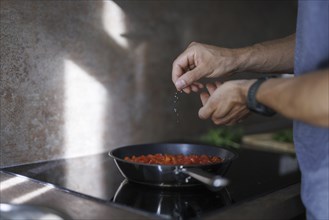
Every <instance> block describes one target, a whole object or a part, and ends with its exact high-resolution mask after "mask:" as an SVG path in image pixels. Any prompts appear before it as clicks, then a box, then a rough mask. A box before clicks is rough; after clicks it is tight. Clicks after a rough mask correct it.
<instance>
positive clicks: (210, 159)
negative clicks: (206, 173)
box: [124, 154, 223, 165]
mask: <svg viewBox="0 0 329 220" xmlns="http://www.w3.org/2000/svg"><path fill="white" fill-rule="evenodd" d="M124 160H127V161H131V162H137V163H147V164H159V165H205V164H213V163H220V162H223V159H222V158H220V157H217V156H207V155H194V154H191V155H187V156H185V155H183V154H178V155H171V154H149V155H146V156H145V155H142V156H137V157H136V156H132V157H125V158H124Z"/></svg>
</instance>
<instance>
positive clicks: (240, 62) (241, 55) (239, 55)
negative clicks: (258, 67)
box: [233, 47, 253, 72]
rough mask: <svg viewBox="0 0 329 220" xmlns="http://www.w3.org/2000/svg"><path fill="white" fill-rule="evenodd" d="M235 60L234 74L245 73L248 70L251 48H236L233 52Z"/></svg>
mask: <svg viewBox="0 0 329 220" xmlns="http://www.w3.org/2000/svg"><path fill="white" fill-rule="evenodd" d="M233 53H234V57H235V60H236V70H235V72H245V71H248V70H249V69H250V63H251V57H252V54H253V48H252V47H244V48H237V49H234V51H233Z"/></svg>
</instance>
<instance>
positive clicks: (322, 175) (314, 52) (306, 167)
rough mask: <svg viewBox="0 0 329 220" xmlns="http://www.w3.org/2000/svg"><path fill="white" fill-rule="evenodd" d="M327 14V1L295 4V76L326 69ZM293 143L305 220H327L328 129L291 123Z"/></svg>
mask: <svg viewBox="0 0 329 220" xmlns="http://www.w3.org/2000/svg"><path fill="white" fill-rule="evenodd" d="M328 14H329V1H328V0H299V5H298V19H297V32H296V48H295V75H296V76H298V75H302V74H308V73H309V72H312V71H316V70H320V69H326V68H328V67H329V35H328V30H329V17H328ZM328 83H329V82H328ZM314 86H316V85H314ZM314 98H316V97H314ZM328 117H329V115H328ZM294 143H295V148H296V153H297V158H298V161H299V166H300V170H301V173H302V192H301V194H302V201H303V203H304V205H305V207H306V211H307V218H308V219H325V220H328V219H329V214H328V209H329V195H328V191H329V184H328V182H329V129H328V128H320V127H316V126H312V125H309V124H306V123H303V122H300V121H295V122H294Z"/></svg>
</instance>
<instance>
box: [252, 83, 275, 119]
mask: <svg viewBox="0 0 329 220" xmlns="http://www.w3.org/2000/svg"><path fill="white" fill-rule="evenodd" d="M267 79H269V77H266V78H260V79H257V81H256V82H254V83H253V84H252V85H251V86H250V88H249V90H248V95H247V106H248V108H249V110H250V111H253V112H255V113H257V114H261V115H265V116H273V115H275V113H276V112H275V111H273V110H272V109H270V108H269V107H267V106H265V105H263V104H261V103H259V102H258V101H257V100H256V93H257V91H258V89H259V87H260V85H261V84H262V83H263V82H265V81H266V80H267Z"/></svg>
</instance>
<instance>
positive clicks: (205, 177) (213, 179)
mask: <svg viewBox="0 0 329 220" xmlns="http://www.w3.org/2000/svg"><path fill="white" fill-rule="evenodd" d="M180 171H181V172H182V173H185V174H187V175H189V176H191V177H193V178H194V179H197V180H199V181H200V182H202V183H205V184H207V185H209V186H212V187H215V188H217V187H223V186H227V185H228V184H229V180H228V179H226V178H224V177H221V176H218V175H212V174H210V173H207V172H205V171H203V170H200V169H196V168H182V169H181V170H180Z"/></svg>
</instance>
